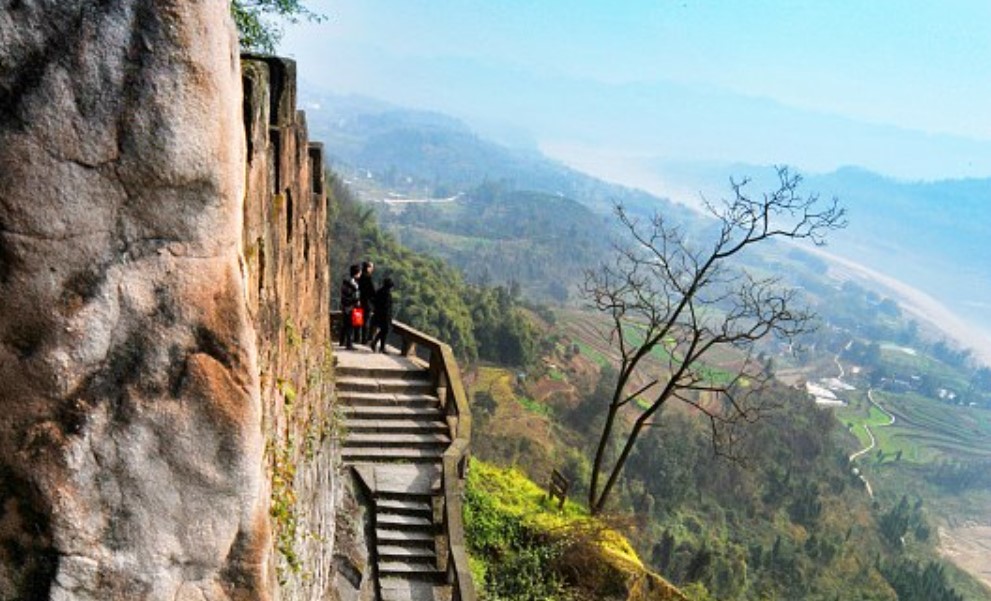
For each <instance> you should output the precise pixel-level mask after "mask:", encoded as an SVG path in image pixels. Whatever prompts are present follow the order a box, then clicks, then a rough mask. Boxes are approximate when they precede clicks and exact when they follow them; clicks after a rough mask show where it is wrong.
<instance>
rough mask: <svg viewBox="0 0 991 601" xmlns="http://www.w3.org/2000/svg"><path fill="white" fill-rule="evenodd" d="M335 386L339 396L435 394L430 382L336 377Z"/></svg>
mask: <svg viewBox="0 0 991 601" xmlns="http://www.w3.org/2000/svg"><path fill="white" fill-rule="evenodd" d="M336 384H337V391H338V393H339V394H340V393H342V392H436V388H435V387H434V385H433V383H432V382H430V380H408V379H403V378H363V377H352V376H338V378H337V381H336Z"/></svg>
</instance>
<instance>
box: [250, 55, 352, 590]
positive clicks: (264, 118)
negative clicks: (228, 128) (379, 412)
mask: <svg viewBox="0 0 991 601" xmlns="http://www.w3.org/2000/svg"><path fill="white" fill-rule="evenodd" d="M241 65H242V81H243V86H244V104H243V107H244V124H245V128H246V139H247V153H248V154H247V156H248V165H247V168H248V170H247V182H248V189H247V193H246V195H245V203H244V248H245V263H246V267H247V269H246V276H247V280H246V282H245V290H246V293H247V296H248V306H249V311H250V315H251V318H252V321H253V322H254V324H255V329H256V331H257V336H258V349H259V361H258V362H259V374H260V381H261V397H262V406H263V415H264V419H263V421H264V432H265V436H266V449H267V454H266V459H267V465H268V469H269V474H270V476H271V481H272V491H271V493H272V494H271V497H272V517H273V529H274V534H275V548H276V551H277V553H276V556H275V562H276V572H277V575H278V579H279V581H280V583H281V591H282V597H283V598H287V599H323V598H325V595H326V594H327V593H328V591H329V589H331V588H332V587H333V577H334V570H333V559H332V549H333V541H334V517H335V515H334V506H335V498H336V497H337V496H338V489H339V485H338V480H337V477H336V473H337V470H336V467H337V466H336V465H335V458H336V457H337V452H336V449H335V446H334V441H335V434H336V433H338V431H339V423H340V422H339V420H338V419H337V418H336V416H335V414H334V412H333V410H332V404H331V399H332V396H333V378H332V375H333V365H332V360H333V358H332V355H331V345H330V339H329V335H330V300H329V296H328V293H329V290H330V287H329V282H328V278H329V266H328V256H329V255H328V252H327V199H326V193H325V191H324V173H323V151H322V147H321V146H320V145H319V144H311V143H309V141H308V139H307V130H306V120H305V118H304V115H303V113H301V112H298V111H297V110H296V67H295V63H293V62H292V61H288V60H284V59H279V58H274V57H252V56H246V57H244V59H243V60H242V63H241Z"/></svg>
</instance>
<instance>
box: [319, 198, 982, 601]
mask: <svg viewBox="0 0 991 601" xmlns="http://www.w3.org/2000/svg"><path fill="white" fill-rule="evenodd" d="M332 185H333V189H334V194H333V207H334V211H335V218H334V220H333V221H332V223H333V227H334V228H335V234H334V235H335V237H336V239H337V240H339V241H340V242H341V243H340V244H339V245H338V248H337V250H336V252H337V253H338V255H337V256H336V257H335V273H338V274H339V273H341V272H342V270H343V266H344V265H346V264H347V263H348V262H351V261H356V260H358V258H359V257H366V256H367V257H371V258H372V259H373V260H375V261H376V262H377V263H378V265H379V269H380V271H378V272H377V274H379V275H380V277H384V276H385V275H392V277H393V278H394V279H396V280H397V281H398V282H399V291H400V292H399V296H401V297H403V300H400V301H399V302H398V303H397V304H398V306H400V307H404V303H406V305H405V307H408V308H402V309H401V311H400V315H399V316H398V318H399V319H403V320H407V321H411V322H413V323H414V325H417V326H418V327H421V328H423V329H425V330H427V331H428V332H431V333H435V334H438V335H440V336H442V337H445V338H447V339H450V340H453V341H455V342H456V343H457V345H458V347H459V349H460V352H461V354H462V356H463V357H464V358H465V359H466V360H468V363H466V366H465V367H466V373H467V377H468V381H469V388H470V390H471V396H472V400H471V404H472V411H473V416H474V418H475V420H476V427H475V430H474V431H475V439H474V443H473V445H474V448H475V453H476V454H477V456H479V457H480V458H483V459H486V460H489V461H493V462H495V463H496V464H500V465H516V466H519V467H521V468H522V469H523V470H524V471H525V473H526V474H527V475H529V476H530V477H531V478H533V479H534V480H535V481H537V482H541V483H543V482H547V481H548V479H549V474H550V471H551V469H559V470H561V471H562V472H563V473H564V474H565V475H566V476H567V477H568V478H569V479H570V481H571V483H572V490H571V492H570V496H571V498H572V499H576V500H581V499H584V498H585V495H586V492H587V486H588V474H589V457H590V454H591V451H592V448H593V445H594V442H593V441H594V439H595V436H596V433H597V428H598V427H599V425H600V424H601V420H602V419H603V414H602V412H601V407H602V405H601V402H602V399H603V397H604V395H606V394H607V392H606V391H607V390H608V385H609V382H610V380H611V378H613V377H614V375H613V372H612V371H611V367H610V365H611V361H610V359H609V357H610V353H611V351H610V350H609V348H608V346H607V345H606V346H604V341H603V340H602V339H598V338H595V337H594V336H590V335H589V333H588V332H589V329H588V323H589V321H588V320H590V319H595V318H594V317H593V316H591V315H588V314H583V313H580V312H575V311H564V312H561V311H553V310H548V309H547V308H546V307H543V306H542V305H541V304H540V303H534V302H528V304H529V305H530V307H531V309H524V308H523V307H522V305H521V304H520V302H519V301H520V292H519V287H518V286H512V287H494V288H492V287H486V286H483V285H479V284H473V285H468V284H466V283H465V281H464V279H463V277H462V275H461V274H460V273H459V272H458V271H457V270H455V269H453V268H452V267H450V266H448V265H447V264H445V263H444V262H443V261H441V260H439V259H436V258H428V257H426V256H424V255H422V254H419V253H417V252H415V251H413V250H411V249H409V248H407V247H405V246H403V245H402V244H400V242H399V241H398V240H397V239H396V238H395V237H393V235H391V234H388V233H385V232H384V231H383V230H382V229H380V228H379V226H378V224H377V216H376V213H375V212H374V210H372V209H370V208H369V205H366V204H361V203H358V202H357V201H356V200H355V199H353V197H351V196H350V194H349V192H348V191H347V189H346V187H345V186H344V185H343V183H342V182H341V181H340V180H337V179H333V180H332ZM489 192H490V195H489V196H486V195H485V191H484V190H483V191H481V192H476V193H475V194H469V195H467V197H466V198H465V200H464V201H463V202H459V203H449V204H445V205H441V206H437V207H434V206H428V207H421V206H416V207H414V208H413V210H412V211H411V214H410V215H409V216H406V217H405V218H406V219H409V220H410V222H411V223H417V221H416V220H417V219H420V220H424V219H429V223H430V225H431V227H432V231H434V232H442V233H443V232H444V230H445V228H447V229H450V230H451V231H457V232H460V233H459V234H457V235H458V236H462V237H467V236H464V234H465V233H470V234H472V236H471V238H475V239H478V240H483V239H488V240H502V239H503V238H501V237H506V236H511V235H513V234H514V233H515V232H514V228H516V227H523V228H524V231H525V233H526V235H528V236H531V237H534V238H536V239H537V240H536V241H540V236H541V234H542V233H546V234H547V238H546V239H545V242H546V243H548V244H549V243H550V242H551V241H553V240H555V239H556V238H555V236H557V235H558V234H559V233H560V229H561V227H563V226H562V225H561V224H559V223H542V222H540V221H539V220H540V218H541V213H539V212H534V211H535V209H533V207H535V206H537V207H553V206H558V207H562V208H564V209H565V210H566V215H567V218H566V219H565V220H564V223H568V222H573V223H572V224H571V225H568V226H567V227H572V226H573V227H575V228H583V227H587V228H592V227H594V225H595V224H596V223H597V221H596V220H598V219H600V218H599V217H596V216H594V215H591V214H589V215H591V216H590V217H589V218H588V220H585V218H584V217H582V215H584V214H583V213H582V212H581V211H578V210H577V209H575V208H574V206H573V205H572V204H571V201H568V200H566V199H561V198H559V197H553V196H551V197H548V196H544V195H530V194H526V193H519V192H515V191H511V192H509V193H506V192H503V191H502V190H499V189H496V190H495V192H494V193H493V192H492V191H491V190H490V191H489ZM524 201H526V202H524ZM530 201H539V202H530ZM514 202H520V203H521V204H520V205H519V206H518V207H517V208H516V209H515V210H505V209H506V207H513V206H514V204H513V203H514ZM544 202H546V203H547V204H543V203H544ZM527 207H529V208H527ZM569 208H570V209H572V210H567V209H569ZM428 211H431V212H428ZM427 216H429V217H427ZM469 216H484V217H485V218H484V219H478V220H473V219H468V217H469ZM387 219H396V216H390V217H388V218H387ZM420 223H422V221H421V222H420ZM528 227H529V228H532V229H529V230H527V229H526V228H528ZM403 228H408V229H403ZM394 231H398V232H400V234H401V235H402V236H403V237H404V238H408V237H409V235H412V234H407V232H414V231H415V230H414V229H413V226H411V225H404V226H402V227H401V228H399V229H398V230H394ZM517 235H519V237H520V238H521V239H522V238H523V235H521V234H517ZM781 260H782V261H786V262H789V263H790V264H792V265H804V269H807V270H808V273H807V274H806V275H805V276H803V277H808V278H812V277H813V276H812V275H811V274H813V273H814V272H816V270H817V269H818V268H819V267H820V265H819V264H818V263H817V262H815V261H812V260H807V259H806V257H805V255H801V256H796V257H791V258H787V257H786V258H784V259H781ZM507 265H508V264H507ZM765 266H766V268H767V269H776V267H774V266H773V265H772V264H765ZM808 294H809V295H810V300H815V301H817V303H818V304H819V305H821V306H822V307H824V308H825V307H829V306H831V305H833V304H841V305H843V306H849V307H855V306H858V305H857V303H860V306H862V309H861V310H854V309H850V310H852V311H854V313H857V314H859V313H864V312H867V313H872V314H874V315H875V319H876V320H877V324H878V325H877V326H876V327H877V328H879V329H877V332H876V334H877V335H886V336H888V335H890V336H895V335H899V334H898V333H899V332H904V331H906V330H905V328H906V327H907V326H906V325H905V322H904V321H900V317H899V315H898V314H897V306H895V307H894V309H892V308H891V307H889V306H888V305H887V304H885V303H883V302H882V301H883V300H884V299H882V298H879V297H876V296H872V295H871V294H870V293H868V292H867V291H864V290H862V289H858V288H855V287H853V288H850V287H847V288H842V289H836V288H834V287H832V286H829V285H820V286H818V287H813V288H811V289H810V291H809V293H808ZM840 298H845V299H846V300H842V301H841V300H840ZM532 300H533V299H530V301H532ZM850 303H854V304H853V305H851V304H850ZM889 304H890V303H889ZM836 311H838V307H835V308H833V310H832V312H831V313H829V314H830V315H831V316H834V318H836V319H839V315H840V314H839V313H837V312H836ZM840 321H841V320H840ZM858 323H859V322H858ZM884 324H888V325H884ZM851 327H852V326H851ZM885 328H888V329H887V330H885ZM907 331H908V332H909V333H908V334H904V335H907V336H911V335H913V334H912V333H911V330H910V329H909V330H907ZM830 332H833V334H830ZM884 332H888V333H887V334H885V333H884ZM822 334H825V335H827V337H826V338H825V339H821V340H820V339H814V340H812V344H813V345H820V346H822V347H823V348H822V350H821V351H819V352H816V351H815V350H814V349H811V350H806V351H805V353H806V356H805V360H811V361H813V363H814V362H815V361H817V360H818V359H817V357H820V356H822V355H821V354H822V353H826V352H831V351H827V350H826V349H827V348H836V349H837V350H836V351H835V352H840V351H841V350H842V348H843V346H844V345H845V344H846V342H847V341H848V340H849V339H848V338H843V330H835V331H834V330H833V329H832V328H831V329H830V330H827V331H825V332H823V333H822ZM830 336H832V338H830ZM830 340H832V342H830ZM810 353H811V354H810ZM773 356H774V359H775V360H779V359H780V361H781V363H780V364H779V368H780V369H782V370H789V369H795V365H798V361H799V360H798V359H795V358H792V359H787V357H788V356H787V355H786V354H783V352H780V353H779V352H776V353H774V355H773ZM475 357H479V358H481V359H484V360H486V361H485V362H482V363H478V362H475V361H474V358H475ZM789 361H790V362H791V363H789ZM767 394H769V395H773V397H774V400H775V401H776V404H777V405H778V406H779V407H780V410H779V411H777V412H776V413H774V414H772V415H771V416H769V417H768V418H766V419H764V420H762V421H760V422H758V423H757V424H754V425H753V426H751V427H750V428H748V429H746V430H745V431H744V432H743V433H742V434H743V435H744V438H743V439H742V440H743V446H742V449H743V453H742V457H743V459H744V460H743V461H742V462H734V461H729V460H727V459H725V458H721V457H718V456H716V455H714V454H713V451H712V446H711V442H710V438H709V431H708V427H707V426H706V424H705V423H704V422H702V421H699V420H698V418H697V417H696V416H694V415H693V414H692V413H691V412H687V411H683V410H678V409H677V408H674V407H672V408H669V409H666V410H665V412H664V413H663V419H662V420H660V421H659V423H658V425H657V427H655V428H652V429H651V431H650V433H649V434H648V435H647V437H646V439H645V440H644V441H643V444H641V445H640V446H639V447H638V448H637V450H636V452H635V453H634V455H633V456H632V458H631V460H630V463H629V465H628V467H627V471H626V473H625V474H624V477H623V479H622V481H621V484H620V487H619V492H618V494H617V496H616V498H615V499H614V503H613V504H612V505H611V508H610V514H611V515H612V517H611V518H609V519H610V520H612V522H613V523H615V524H616V525H617V527H619V528H621V529H625V531H626V532H627V533H628V536H630V539H631V542H633V543H634V545H635V546H636V548H637V550H638V552H639V554H640V556H641V557H642V558H643V559H644V560H645V562H647V563H648V564H649V566H650V567H651V568H652V569H654V570H657V571H658V572H659V573H661V574H663V575H664V576H665V577H666V578H668V579H670V580H671V581H672V582H674V583H676V584H678V585H680V586H681V587H683V590H685V591H686V592H687V593H688V594H689V595H690V596H691V597H692V598H694V599H699V600H704V599H720V600H728V599H741V600H742V599H822V600H824V601H832V600H841V599H885V600H892V601H894V600H895V599H919V600H920V601H921V600H922V599H927V600H928V599H947V600H952V601H955V600H957V599H980V598H981V596H980V595H982V594H983V593H981V592H980V591H981V589H980V588H979V585H977V584H975V583H974V582H973V581H972V580H970V579H969V578H968V577H966V576H965V575H963V574H962V573H960V572H959V571H957V570H955V569H953V568H948V567H946V566H944V565H943V564H941V563H939V562H938V560H937V556H936V554H935V552H934V549H935V545H936V543H937V537H935V536H934V534H933V533H934V531H935V525H934V523H933V519H934V515H935V514H934V512H933V510H932V509H931V508H930V507H929V506H928V505H927V503H926V501H925V500H924V499H923V498H921V497H919V496H915V495H912V494H909V495H908V496H906V497H905V499H904V501H902V500H901V499H900V497H899V496H897V495H892V494H890V493H886V494H884V495H883V496H881V497H879V498H878V499H877V500H876V501H872V499H871V498H870V497H869V496H868V495H867V493H866V492H865V490H864V488H863V485H862V483H861V481H860V480H859V479H858V478H857V477H856V476H854V475H853V474H851V473H850V469H849V464H848V459H847V455H848V451H847V449H850V448H856V446H857V444H858V443H857V442H856V440H855V438H854V436H853V435H851V434H849V433H847V432H846V431H845V429H844V428H843V427H842V424H841V422H840V421H838V420H836V419H835V418H834V416H833V414H832V411H831V410H828V409H819V408H817V407H816V406H815V405H814V404H813V403H812V402H811V401H810V400H809V398H808V396H807V395H806V394H805V393H804V391H800V390H796V389H794V388H790V387H787V386H784V385H780V386H777V387H775V388H773V389H771V390H769V391H768V392H767ZM941 473H943V474H944V475H946V474H949V471H948V469H945V468H944V469H943V471H942V472H941ZM948 477H949V476H948ZM623 524H625V525H626V526H623ZM528 544H530V543H528ZM526 549H529V550H528V551H526V553H528V554H530V555H526V557H525V558H524V557H520V558H519V560H520V561H524V560H525V561H526V562H538V563H537V565H540V563H539V562H541V561H544V562H547V563H546V565H547V566H552V565H555V563H554V562H555V561H556V560H555V557H557V555H556V553H559V552H560V549H559V548H558V547H555V546H553V545H552V546H551V547H547V548H544V547H541V546H539V544H538V546H537V547H526ZM541 558H543V559H541ZM493 561H494V560H493ZM514 561H515V560H514ZM516 565H518V566H519V567H520V569H522V568H523V565H524V564H516ZM525 565H527V566H530V567H528V568H527V569H533V565H532V564H531V563H527V564H525ZM492 569H496V568H492ZM498 569H504V568H498ZM509 569H511V568H509ZM548 569H549V568H548ZM548 582H550V581H548ZM557 582H564V581H563V580H561V581H557ZM911 587H915V588H911ZM551 588H553V587H551ZM910 588H911V590H919V591H926V592H925V593H924V595H925V596H921V597H920V596H911V595H910V594H909V593H907V592H906V591H908V590H910ZM953 589H957V590H958V591H970V592H969V593H967V596H959V595H961V593H960V592H953ZM531 592H532V591H531ZM559 592H560V591H559ZM561 594H563V593H561ZM505 598H506V599H529V598H532V597H529V596H527V593H525V592H519V591H517V593H516V594H515V596H514V595H510V596H507V597H505ZM548 598H562V599H563V598H566V597H559V596H551V597H548Z"/></svg>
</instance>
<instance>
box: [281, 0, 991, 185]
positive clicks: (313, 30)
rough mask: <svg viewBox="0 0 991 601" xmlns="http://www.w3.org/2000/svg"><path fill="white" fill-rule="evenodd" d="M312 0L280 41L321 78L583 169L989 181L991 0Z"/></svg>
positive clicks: (306, 76) (311, 79)
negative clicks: (742, 169)
mask: <svg viewBox="0 0 991 601" xmlns="http://www.w3.org/2000/svg"><path fill="white" fill-rule="evenodd" d="M306 4H307V5H308V6H310V7H311V8H313V9H314V10H316V11H318V12H322V13H324V14H325V15H327V17H328V18H327V20H326V21H325V22H323V23H321V24H317V25H315V24H303V25H297V26H290V27H288V28H287V31H286V37H285V39H284V41H283V44H282V47H281V48H280V51H281V52H282V53H284V54H288V55H290V56H294V57H295V58H296V59H297V60H298V61H299V66H300V78H301V80H304V82H308V83H309V84H311V85H317V86H320V87H322V88H325V89H327V90H329V91H333V92H337V93H354V94H361V95H366V96H371V97H375V98H380V99H383V100H387V101H390V102H393V103H395V104H398V105H403V106H411V107H416V108H427V109H434V110H438V111H441V112H446V113H450V114H454V115H456V116H459V117H462V118H464V119H466V120H467V121H468V122H469V123H470V124H471V125H472V126H474V127H475V128H477V129H478V130H479V131H480V132H481V133H483V134H484V135H494V136H498V137H499V138H501V139H502V140H512V141H529V142H531V143H533V144H536V145H539V146H540V147H541V148H542V149H544V150H545V151H547V152H549V153H550V154H552V155H555V156H558V157H559V158H562V159H564V160H566V161H568V162H571V163H573V164H577V165H580V166H585V167H594V166H595V165H596V164H597V163H599V162H601V163H602V164H603V165H605V164H607V163H609V162H610V161H612V162H613V163H618V164H629V165H632V164H633V163H637V164H639V165H640V166H641V167H642V166H643V165H649V164H651V162H652V161H654V160H655V159H661V160H714V161H743V162H751V163H790V164H794V165H797V166H799V167H800V168H805V169H808V170H814V171H825V170H830V169H833V168H835V167H837V166H839V165H844V164H856V165H862V166H864V167H867V168H870V169H873V170H876V171H880V172H882V173H886V174H889V175H894V176H898V177H901V178H907V179H919V178H925V179H932V178H939V177H960V176H991V0H969V1H963V0H961V1H952V0H950V1H944V0H941V1H939V2H936V1H930V2H921V1H915V0H859V1H856V2H854V1H842V0H832V1H827V0H822V1H815V2H812V1H806V2H785V1H780V0H778V1H770V0H766V1H765V0H747V1H746V2H742V1H730V0H723V1H715V0H709V1H699V0H683V1H675V2H667V1H653V2H648V1H620V0H613V1H611V2H581V1H578V0H572V1H568V2H565V1H558V0H540V1H538V2H533V1H530V2H522V1H515V0H514V1H495V0H488V1H485V2H481V1H474V0H431V1H414V0H333V1H321V2H317V1H312V0H311V1H310V2H307V3H306ZM303 85H304V87H305V86H306V85H307V83H304V84H303ZM586 163H587V164H586ZM633 171H635V169H633V168H632V167H631V173H632V172H633ZM620 177H621V175H620ZM614 179H615V177H614ZM631 183H635V182H631Z"/></svg>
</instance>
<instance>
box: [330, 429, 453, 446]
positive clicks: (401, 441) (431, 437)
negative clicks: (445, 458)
mask: <svg viewBox="0 0 991 601" xmlns="http://www.w3.org/2000/svg"><path fill="white" fill-rule="evenodd" d="M450 442H451V437H450V436H448V435H447V434H402V433H372V434H368V433H361V432H357V433H354V432H348V434H347V438H345V440H344V448H345V450H347V449H353V448H356V447H377V448H395V447H406V448H410V449H420V448H423V447H428V448H429V447H441V448H443V447H446V446H447V445H448V444H450Z"/></svg>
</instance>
